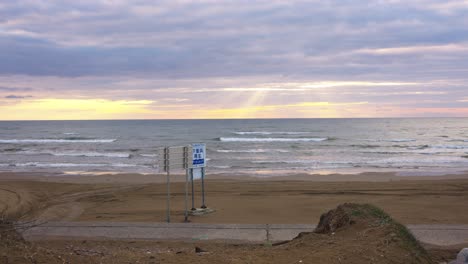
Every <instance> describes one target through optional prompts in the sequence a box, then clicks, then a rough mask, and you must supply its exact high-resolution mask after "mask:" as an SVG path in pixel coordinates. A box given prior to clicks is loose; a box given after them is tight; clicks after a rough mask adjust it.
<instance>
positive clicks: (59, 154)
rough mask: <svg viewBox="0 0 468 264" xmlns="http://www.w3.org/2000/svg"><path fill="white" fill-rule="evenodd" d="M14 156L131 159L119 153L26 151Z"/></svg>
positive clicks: (126, 154) (128, 155)
mask: <svg viewBox="0 0 468 264" xmlns="http://www.w3.org/2000/svg"><path fill="white" fill-rule="evenodd" d="M14 154H26V155H52V156H56V157H62V156H65V157H67V156H68V157H108V158H130V154H128V153H118V152H107V153H102V152H74V151H73V152H71V151H70V152H54V151H34V150H26V151H19V152H16V153H14Z"/></svg>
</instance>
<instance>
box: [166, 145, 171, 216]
mask: <svg viewBox="0 0 468 264" xmlns="http://www.w3.org/2000/svg"><path fill="white" fill-rule="evenodd" d="M165 152H166V153H165V156H166V164H167V167H166V169H167V177H166V181H167V200H166V218H167V222H168V223H170V222H171V184H170V174H169V165H170V164H169V148H168V147H166V148H165Z"/></svg>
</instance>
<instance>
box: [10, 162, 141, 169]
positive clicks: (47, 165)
mask: <svg viewBox="0 0 468 264" xmlns="http://www.w3.org/2000/svg"><path fill="white" fill-rule="evenodd" d="M8 166H15V167H40V168H62V167H63V168H66V167H137V166H138V165H135V164H125V163H113V164H105V163H44V162H26V163H17V164H8Z"/></svg>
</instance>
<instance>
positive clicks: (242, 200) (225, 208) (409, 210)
mask: <svg viewBox="0 0 468 264" xmlns="http://www.w3.org/2000/svg"><path fill="white" fill-rule="evenodd" d="M172 180H173V183H172V184H171V192H172V193H171V215H172V220H173V222H182V221H183V219H184V217H183V212H184V197H185V195H184V194H185V192H184V187H185V183H184V182H183V180H184V176H182V175H180V176H174V177H173V178H172ZM164 181H165V176H164V175H159V176H155V175H123V174H122V175H101V176H71V175H67V176H58V175H55V176H47V177H46V176H43V175H42V174H40V173H35V174H31V173H29V174H28V173H25V174H11V173H2V174H0V201H1V203H0V210H1V211H2V212H4V213H3V214H6V215H9V216H12V217H16V218H18V217H21V219H22V220H32V219H39V220H42V221H52V220H54V221H57V220H59V221H63V220H66V221H112V222H132V221H134V222H164V221H165V219H166V215H165V210H166V185H165V183H164ZM200 189H201V188H200V182H199V181H196V184H195V190H196V191H195V193H196V195H195V201H196V202H195V206H196V207H199V206H200V205H201V197H200ZM346 202H354V203H372V204H375V205H377V206H379V207H381V208H382V209H384V210H385V211H386V212H388V213H389V214H390V215H391V216H392V217H394V218H395V219H396V220H397V221H400V222H402V223H403V224H468V214H466V213H465V210H464V208H466V204H467V203H468V175H467V174H460V175H449V176H437V177H434V176H430V177H399V176H396V175H394V174H392V173H365V174H358V175H312V176H311V175H297V176H294V177H272V178H253V177H245V176H237V177H236V176H234V175H231V176H229V177H227V176H226V175H211V176H210V175H209V176H208V179H207V180H206V205H207V206H209V207H210V208H213V209H215V210H216V211H215V212H214V213H211V214H208V215H204V216H193V217H190V221H191V222H194V223H239V224H266V223H269V224H316V223H317V222H318V219H319V217H320V215H321V214H322V213H324V212H326V211H327V210H329V209H332V208H334V207H336V206H337V205H338V204H341V203H346ZM190 207H191V204H190V200H189V208H190Z"/></svg>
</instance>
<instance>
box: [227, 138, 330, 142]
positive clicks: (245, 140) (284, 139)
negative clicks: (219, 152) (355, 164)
mask: <svg viewBox="0 0 468 264" xmlns="http://www.w3.org/2000/svg"><path fill="white" fill-rule="evenodd" d="M325 140H328V138H229V137H220V138H219V141H222V142H320V141H325Z"/></svg>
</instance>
